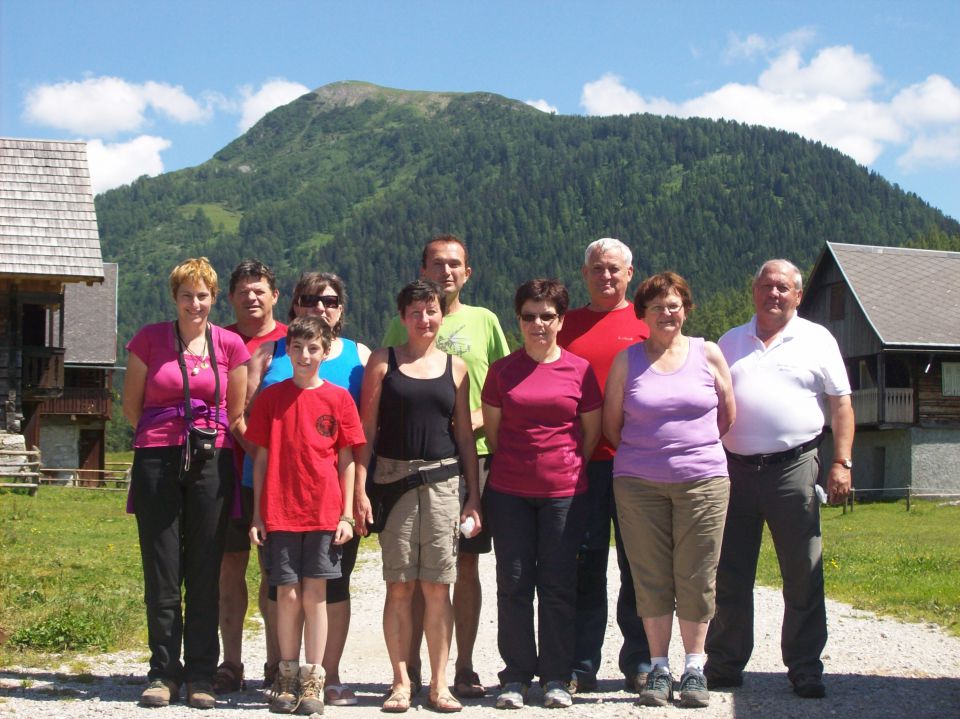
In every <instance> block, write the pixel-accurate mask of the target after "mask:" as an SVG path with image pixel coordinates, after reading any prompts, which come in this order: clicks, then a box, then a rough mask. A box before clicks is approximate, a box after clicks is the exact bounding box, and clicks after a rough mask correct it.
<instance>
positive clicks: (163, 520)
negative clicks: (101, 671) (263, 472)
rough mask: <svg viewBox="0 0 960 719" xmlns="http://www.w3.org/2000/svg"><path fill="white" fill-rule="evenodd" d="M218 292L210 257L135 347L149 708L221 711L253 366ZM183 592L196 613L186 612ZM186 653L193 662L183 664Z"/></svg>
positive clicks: (185, 276) (136, 505)
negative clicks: (223, 321)
mask: <svg viewBox="0 0 960 719" xmlns="http://www.w3.org/2000/svg"><path fill="white" fill-rule="evenodd" d="M218 289H219V287H218V284H217V273H216V272H215V271H214V269H213V267H211V265H210V263H209V261H208V260H207V258H205V257H200V258H198V259H189V260H186V261H185V262H183V263H181V264H180V265H177V267H175V268H174V269H173V272H171V273H170V291H171V294H172V295H173V300H174V303H175V304H176V310H177V318H176V319H175V320H174V321H173V322H160V323H157V324H151V325H146V326H145V327H143V328H142V329H141V330H140V331H139V332H138V333H137V334H136V335H135V336H134V337H133V339H131V340H130V342H129V344H127V350H128V351H129V359H128V361H127V373H126V380H125V382H124V387H123V413H124V416H125V417H126V418H127V419H128V420H129V422H130V424H132V425H133V426H134V427H136V435H135V437H134V442H133V446H134V455H133V468H132V472H131V479H130V496H129V504H130V505H131V508H132V510H133V513H134V514H135V515H136V518H137V530H138V533H139V539H140V553H141V556H142V561H143V583H144V601H145V603H146V606H147V636H148V642H149V645H150V671H149V674H148V679H149V685H148V686H147V688H146V689H145V690H144V692H143V693H142V694H141V696H140V704H141V705H142V706H147V707H157V706H166V705H167V704H169V703H170V702H172V701H176V700H177V699H178V698H179V695H180V686H181V684H182V683H184V682H186V685H187V702H188V704H189V705H190V706H192V707H195V708H197V709H212V708H213V707H214V705H215V697H214V694H213V687H212V680H213V675H214V672H215V671H216V669H217V659H218V658H219V655H220V644H219V640H218V637H217V626H218V615H219V609H218V597H219V576H220V559H221V557H222V555H223V542H224V533H225V531H226V526H227V519H228V517H229V514H230V512H231V509H232V506H233V499H234V482H235V475H234V470H233V451H232V447H233V441H232V439H231V433H232V432H233V431H238V432H241V433H242V431H243V427H242V425H243V403H244V396H245V394H246V389H247V366H246V362H247V360H248V359H249V354H248V353H247V350H246V348H245V347H244V345H243V340H241V339H240V337H239V335H237V334H235V333H233V332H229V331H227V330H224V329H221V328H220V327H217V326H215V325H213V324H211V323H210V321H209V315H210V309H211V308H212V307H213V304H214V302H215V300H216V297H217V291H218ZM181 585H182V586H183V589H184V592H185V597H186V601H185V602H184V601H181ZM181 644H182V648H183V661H182V662H181V660H180V653H181Z"/></svg>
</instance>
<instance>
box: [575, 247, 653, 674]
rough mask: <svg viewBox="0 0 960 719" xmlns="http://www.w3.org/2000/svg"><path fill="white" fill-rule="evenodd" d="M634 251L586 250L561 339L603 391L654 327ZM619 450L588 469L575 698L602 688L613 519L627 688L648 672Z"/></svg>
mask: <svg viewBox="0 0 960 719" xmlns="http://www.w3.org/2000/svg"><path fill="white" fill-rule="evenodd" d="M632 262H633V254H632V253H631V252H630V248H629V247H627V246H626V245H625V244H624V243H623V242H621V241H620V240H616V239H614V238H612V237H604V238H601V239H599V240H596V241H595V242H591V243H590V244H589V245H588V246H587V249H586V252H584V258H583V267H582V268H581V273H582V275H583V280H584V282H585V283H586V285H587V291H588V293H589V294H590V302H589V303H588V304H587V305H586V306H585V307H581V308H578V309H575V310H570V311H569V312H567V313H566V315H565V316H564V322H563V327H562V328H561V330H560V334H559V335H558V336H557V342H558V343H559V344H560V346H561V347H564V348H566V349H567V350H568V351H570V352H572V353H573V354H576V355H579V356H581V357H583V358H584V359H585V360H587V361H588V362H589V363H590V366H591V367H592V368H593V371H594V373H595V374H596V376H597V381H598V382H599V383H600V387H601V388H603V386H604V385H605V384H606V381H607V374H609V372H610V366H611V365H612V364H613V359H614V357H616V356H617V353H618V352H620V350H622V349H624V348H625V347H628V346H630V345H632V344H634V343H636V342H640V341H642V340H645V339H646V338H647V337H648V336H649V335H650V330H649V328H648V327H647V325H646V324H645V323H644V321H643V320H641V319H639V318H637V316H636V314H635V313H634V310H633V303H632V302H630V301H629V300H628V299H627V288H628V286H629V285H630V280H631V279H632V278H633V265H632ZM614 451H615V450H614V448H613V446H612V445H611V444H610V442H608V441H607V439H606V438H605V437H601V438H600V442H599V443H598V444H597V448H596V450H595V451H594V453H593V455H592V456H591V458H590V462H589V463H588V464H587V477H588V478H589V484H588V489H587V496H588V502H589V505H590V510H589V515H588V518H587V526H586V531H585V533H584V537H583V540H582V542H581V545H580V551H579V554H578V557H577V620H576V630H575V631H576V649H575V651H574V657H573V659H574V661H573V667H572V674H573V676H572V677H571V681H570V690H571V693H575V692H581V693H582V692H588V691H596V688H597V672H598V671H599V669H600V660H601V657H600V650H601V649H602V647H603V636H604V632H605V631H606V628H607V558H608V556H609V553H610V520H611V519H613V527H614V539H615V542H616V547H617V563H618V564H619V565H620V595H619V597H618V598H617V624H618V625H619V627H620V632H621V633H622V635H623V646H622V647H621V648H620V657H619V666H620V670H621V671H622V672H623V676H624V679H625V681H626V685H627V688H628V689H630V690H631V691H637V692H639V691H640V690H641V689H643V686H644V683H645V682H646V679H647V673H648V672H649V671H650V647H649V645H648V644H647V635H646V634H645V633H644V631H643V621H642V620H641V619H640V617H638V616H637V603H636V595H635V594H634V589H633V578H632V577H631V575H630V564H629V563H628V562H627V557H626V554H625V553H624V549H623V540H622V539H621V537H620V527H619V524H618V522H617V513H616V508H615V505H614V500H613V456H614Z"/></svg>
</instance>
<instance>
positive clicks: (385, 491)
mask: <svg viewBox="0 0 960 719" xmlns="http://www.w3.org/2000/svg"><path fill="white" fill-rule="evenodd" d="M458 476H460V462H459V461H457V462H452V463H450V464H442V465H440V466H439V467H429V468H426V467H421V468H419V469H417V471H416V472H413V473H412V474H408V475H407V476H406V477H401V478H400V479H398V480H397V481H395V482H387V483H386V484H377V483H376V482H370V483H369V484H368V485H367V497H369V499H370V507H371V511H372V513H373V522H372V523H370V524H368V525H367V529H368V530H369V531H370V532H382V531H383V529H384V527H386V526H387V518H388V517H389V516H390V511H391V510H392V509H393V505H395V504H396V503H397V500H399V499H400V497H402V496H403V495H404V494H406V493H407V492H409V491H410V490H411V489H416V488H417V487H419V486H421V485H424V484H434V483H436V482H445V481H447V480H448V479H452V478H454V477H458Z"/></svg>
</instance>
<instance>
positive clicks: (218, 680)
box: [213, 662, 247, 694]
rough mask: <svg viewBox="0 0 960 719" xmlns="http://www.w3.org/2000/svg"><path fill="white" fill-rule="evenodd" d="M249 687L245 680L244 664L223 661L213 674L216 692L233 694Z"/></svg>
mask: <svg viewBox="0 0 960 719" xmlns="http://www.w3.org/2000/svg"><path fill="white" fill-rule="evenodd" d="M246 688H247V683H246V682H245V681H244V680H243V664H234V663H233V662H223V663H222V664H221V665H220V666H219V667H217V672H216V674H214V675H213V691H214V693H215V694H232V693H233V692H239V691H242V690H244V689H246Z"/></svg>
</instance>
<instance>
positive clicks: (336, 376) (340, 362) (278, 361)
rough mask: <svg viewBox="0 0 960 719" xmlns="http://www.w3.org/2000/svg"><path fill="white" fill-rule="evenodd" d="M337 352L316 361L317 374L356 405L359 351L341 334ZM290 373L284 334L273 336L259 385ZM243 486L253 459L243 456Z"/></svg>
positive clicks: (250, 473)
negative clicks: (320, 360)
mask: <svg viewBox="0 0 960 719" xmlns="http://www.w3.org/2000/svg"><path fill="white" fill-rule="evenodd" d="M340 342H341V347H342V349H341V350H340V354H339V355H338V356H337V357H335V358H333V359H332V360H325V361H323V362H321V363H320V378H321V379H323V380H326V381H327V382H331V383H333V384H335V385H337V386H339V387H343V388H344V389H346V390H347V391H348V392H349V393H350V396H351V397H353V402H354V404H356V405H357V408H358V409H359V407H360V387H361V386H362V385H363V365H362V364H361V363H360V353H359V352H358V351H357V343H356V342H354V341H353V340H348V339H346V338H345V337H341V338H340ZM291 377H293V363H291V362H290V355H288V354H287V340H286V338H283V339H279V340H277V344H276V347H275V348H274V350H273V359H272V360H270V366H269V367H268V368H267V371H266V372H264V374H263V379H261V380H260V389H261V390H264V389H266V388H267V387H269V386H270V385H272V384H276V383H277V382H283V381H284V380H285V379H290V378H291ZM242 481H243V486H244V487H252V486H253V460H251V459H250V457H245V458H244V460H243V480H242Z"/></svg>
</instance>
